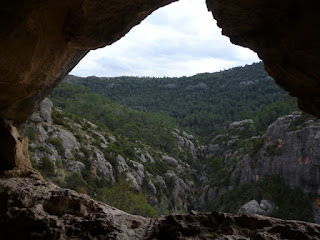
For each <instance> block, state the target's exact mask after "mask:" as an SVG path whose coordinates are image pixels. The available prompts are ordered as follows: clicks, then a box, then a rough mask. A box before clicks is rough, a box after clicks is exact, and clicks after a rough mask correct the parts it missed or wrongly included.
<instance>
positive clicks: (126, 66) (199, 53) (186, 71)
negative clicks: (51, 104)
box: [70, 0, 261, 77]
mask: <svg viewBox="0 0 320 240" xmlns="http://www.w3.org/2000/svg"><path fill="white" fill-rule="evenodd" d="M258 61H261V60H260V59H259V58H258V56H257V55H256V53H254V52H253V51H251V50H249V49H248V48H244V47H240V46H237V45H234V44H232V43H231V42H230V40H229V38H227V37H225V36H223V35H222V33H221V29H220V28H219V27H218V26H217V24H216V21H215V20H214V18H213V17H212V14H211V13H210V12H209V11H208V10H207V6H206V3H205V0H201V1H199V0H180V1H178V2H174V3H172V4H170V5H167V6H164V7H162V8H160V9H157V10H156V11H154V12H153V13H152V14H150V15H149V16H148V17H147V18H146V19H144V20H143V21H142V22H141V23H140V24H139V25H137V26H135V27H134V28H133V29H131V30H130V32H128V33H127V34H126V35H125V36H124V37H122V38H121V39H120V40H118V41H117V42H115V43H113V44H112V45H109V46H106V47H104V48H100V49H96V50H91V51H90V52H89V53H88V54H87V55H86V56H85V57H84V58H83V59H82V60H81V61H80V62H79V63H78V64H77V66H76V67H75V68H74V69H73V70H72V71H71V72H70V74H71V75H75V76H80V77H87V76H98V77H120V76H140V77H182V76H192V75H196V74H198V73H203V72H217V71H221V70H225V69H229V68H232V67H236V66H244V65H246V64H252V63H253V62H258Z"/></svg>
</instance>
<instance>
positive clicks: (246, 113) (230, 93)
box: [55, 62, 298, 142]
mask: <svg viewBox="0 0 320 240" xmlns="http://www.w3.org/2000/svg"><path fill="white" fill-rule="evenodd" d="M65 81H66V82H68V83H72V84H79V85H83V86H86V87H88V88H90V89H91V90H93V91H94V92H95V93H97V94H101V95H103V96H105V97H106V98H107V99H108V100H109V101H112V102H115V103H117V104H120V105H124V106H127V107H130V108H132V109H135V110H139V111H144V112H148V113H153V114H157V115H158V114H161V115H162V116H166V117H167V118H171V119H174V120H175V121H176V123H177V124H178V125H179V126H180V127H181V128H183V129H184V130H187V131H189V132H191V133H193V134H195V135H196V136H198V137H199V138H200V140H203V141H204V142H208V141H210V140H211V139H212V138H213V137H214V136H215V135H217V134H218V133H220V132H221V131H222V130H224V129H225V128H226V127H227V126H228V125H229V124H230V123H231V122H234V121H239V120H243V119H253V120H254V121H255V123H256V125H257V128H258V131H263V130H264V129H265V128H266V127H267V126H268V125H269V124H270V123H272V122H273V121H274V120H275V119H276V118H277V117H279V115H285V114H288V113H290V112H292V111H294V110H297V109H298V107H297V104H296V100H295V99H293V98H291V97H289V96H288V95H287V93H286V92H285V91H283V90H282V89H280V88H279V87H278V86H277V85H276V84H275V82H274V80H273V79H272V78H271V77H270V76H268V74H267V73H266V71H265V70H264V67H263V64H262V63H261V62H260V63H254V64H252V65H247V66H245V67H236V68H232V69H229V70H227V71H220V72H216V73H201V74H197V75H195V76H192V77H181V78H155V77H153V78H148V77H115V78H98V77H94V76H92V77H87V78H80V77H76V76H68V77H67V78H66V80H65ZM59 89H61V87H60V88H58V89H57V90H55V92H56V93H57V92H59Z"/></svg>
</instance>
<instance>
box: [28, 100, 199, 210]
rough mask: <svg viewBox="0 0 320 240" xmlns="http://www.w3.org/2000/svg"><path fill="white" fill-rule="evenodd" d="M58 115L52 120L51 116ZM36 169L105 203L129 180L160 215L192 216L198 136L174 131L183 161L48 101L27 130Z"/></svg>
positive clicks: (195, 195)
mask: <svg viewBox="0 0 320 240" xmlns="http://www.w3.org/2000/svg"><path fill="white" fill-rule="evenodd" d="M51 114H52V116H51ZM23 132H24V134H25V135H27V136H28V137H29V150H30V156H31V161H32V164H33V166H34V167H36V168H37V169H39V170H40V171H41V172H42V174H43V175H45V176H46V177H47V178H48V179H50V180H51V181H53V182H55V183H57V184H58V185H60V186H63V187H67V188H72V189H75V190H77V191H79V192H82V193H87V194H89V195H90V196H91V197H94V198H96V199H98V200H104V199H105V196H104V188H106V187H111V186H113V185H114V184H115V183H118V182H120V180H121V179H123V178H125V179H126V180H127V181H129V182H130V191H132V192H134V193H135V194H141V195H143V194H146V195H147V199H148V203H149V204H151V205H152V206H153V207H154V208H155V209H157V211H158V212H159V213H168V212H172V211H174V212H178V211H186V209H187V208H188V207H189V206H190V205H191V204H193V203H194V202H195V201H196V198H197V195H198V192H197V189H198V186H197V183H196V181H195V180H194V179H195V178H196V176H197V174H196V171H195V170H194V169H192V168H191V167H190V165H189V164H188V163H187V162H188V161H189V162H190V161H195V160H196V158H197V152H196V148H195V145H194V143H193V142H192V141H191V140H193V136H192V135H189V134H187V133H186V132H184V131H179V130H178V129H172V131H171V135H172V138H174V139H175V140H174V141H175V144H176V146H177V151H178V153H179V157H178V158H174V157H173V156H172V154H170V155H171V156H170V155H169V153H167V152H165V151H160V150H158V149H154V148H152V147H150V146H148V145H147V144H145V143H142V142H139V141H135V142H134V141H129V140H127V139H126V138H125V137H123V136H121V135H118V136H115V135H114V134H113V133H112V132H111V131H110V130H108V129H107V128H105V127H104V128H103V127H101V126H100V127H99V126H98V125H96V124H94V123H92V122H90V121H88V120H86V119H84V118H80V117H77V116H75V115H72V114H70V113H66V112H64V111H63V110H61V109H59V108H55V107H54V106H53V103H52V101H51V100H50V99H48V98H46V99H45V100H44V101H43V102H42V103H41V105H40V108H39V110H38V111H37V112H35V113H34V114H33V115H32V116H31V117H30V119H29V121H28V122H27V124H26V125H25V126H24V129H23Z"/></svg>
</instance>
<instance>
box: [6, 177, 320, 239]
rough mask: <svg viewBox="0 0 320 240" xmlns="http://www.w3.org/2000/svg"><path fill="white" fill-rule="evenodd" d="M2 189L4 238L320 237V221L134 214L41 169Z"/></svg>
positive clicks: (194, 214) (233, 216)
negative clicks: (63, 184)
mask: <svg viewBox="0 0 320 240" xmlns="http://www.w3.org/2000/svg"><path fill="white" fill-rule="evenodd" d="M0 189H1V190H0V231H1V239H166V240H170V239H301V240H302V239H320V225H317V224H312V223H305V222H299V221H284V220H279V219H274V218H268V217H262V216H258V215H251V216H250V215H239V216H236V215H232V214H226V213H217V212H213V213H197V212H193V211H192V212H191V213H190V214H187V215H169V216H166V217H159V218H157V219H150V218H145V217H141V216H135V215H130V214H127V213H125V212H122V211H120V210H118V209H115V208H113V207H110V206H108V205H106V204H103V203H100V202H96V201H94V200H91V199H90V198H89V197H88V196H86V195H83V194H79V193H77V192H75V191H72V190H68V189H61V188H59V187H57V186H55V185H53V184H51V183H49V182H46V181H43V180H41V178H40V177H38V176H37V175H36V174H34V175H32V176H31V177H28V178H1V179H0Z"/></svg>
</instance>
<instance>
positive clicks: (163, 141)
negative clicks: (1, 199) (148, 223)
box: [22, 63, 320, 222]
mask: <svg viewBox="0 0 320 240" xmlns="http://www.w3.org/2000/svg"><path fill="white" fill-rule="evenodd" d="M50 99H51V100H52V102H51V100H50ZM50 99H45V100H44V101H43V102H42V103H41V105H40V109H38V111H37V112H35V113H34V114H33V115H32V116H31V117H30V119H29V121H28V122H27V124H26V125H25V126H24V129H23V131H22V132H23V133H24V134H25V135H26V136H28V137H29V151H30V159H31V161H32V164H33V166H34V167H35V168H37V169H38V170H39V171H41V173H42V174H43V175H44V176H45V177H46V178H47V179H48V180H50V181H52V182H54V183H56V184H59V185H60V186H62V187H67V188H71V189H74V190H76V191H79V192H82V193H87V194H88V195H90V196H91V197H92V198H95V199H98V200H100V201H103V202H106V203H108V204H111V205H114V206H116V207H118V208H120V209H123V210H125V211H128V212H130V213H133V214H142V215H145V216H156V215H158V214H167V213H171V212H186V211H188V210H190V209H196V210H198V211H212V210H216V211H227V212H232V213H236V212H237V211H238V209H239V208H240V207H241V206H242V205H243V204H245V203H247V202H248V203H250V204H256V205H258V207H257V208H258V209H259V203H258V202H257V201H259V202H260V201H261V204H262V203H263V204H265V203H268V204H269V206H270V208H269V210H268V212H267V211H266V210H264V209H265V208H264V209H260V210H259V211H260V212H262V213H263V214H268V215H271V216H276V217H280V218H286V219H301V220H306V221H318V222H320V216H319V215H318V213H317V211H318V210H319V209H320V204H318V203H319V202H320V200H319V199H320V198H318V196H317V195H316V192H317V191H318V186H319V184H320V182H319V180H318V178H317V177H316V176H318V173H317V169H318V168H317V167H316V166H318V165H319V163H318V162H319V159H318V156H319V155H320V153H318V150H317V149H318V148H317V147H316V146H317V145H318V144H319V141H320V137H319V136H318V132H319V129H320V122H319V121H318V120H316V119H315V118H313V117H311V116H309V115H306V114H301V113H300V112H293V111H295V110H296V109H297V106H296V102H295V99H293V98H291V97H289V96H287V95H286V94H285V93H284V92H283V91H282V90H281V89H280V88H278V87H277V86H276V84H275V83H274V81H273V79H272V78H270V77H269V76H268V75H267V74H266V73H265V71H264V70H263V66H262V64H261V63H258V64H253V65H250V66H246V67H243V68H241V67H239V68H234V69H230V70H227V71H223V72H219V73H204V74H198V75H196V76H193V77H183V78H135V77H119V78H96V77H89V78H79V77H75V76H68V77H67V79H66V81H64V82H63V83H62V84H61V85H60V86H59V87H57V88H56V89H55V90H54V91H53V92H52V93H51V95H50ZM292 112H293V113H292ZM288 114H290V115H288ZM284 115H287V116H284ZM51 116H52V118H51ZM283 116H284V117H283ZM234 120H236V121H234ZM191 133H193V134H191ZM306 176H309V177H306ZM253 199H255V200H253ZM256 200H257V201H256ZM263 204H262V206H264V207H265V205H263ZM270 209H271V210H270Z"/></svg>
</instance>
